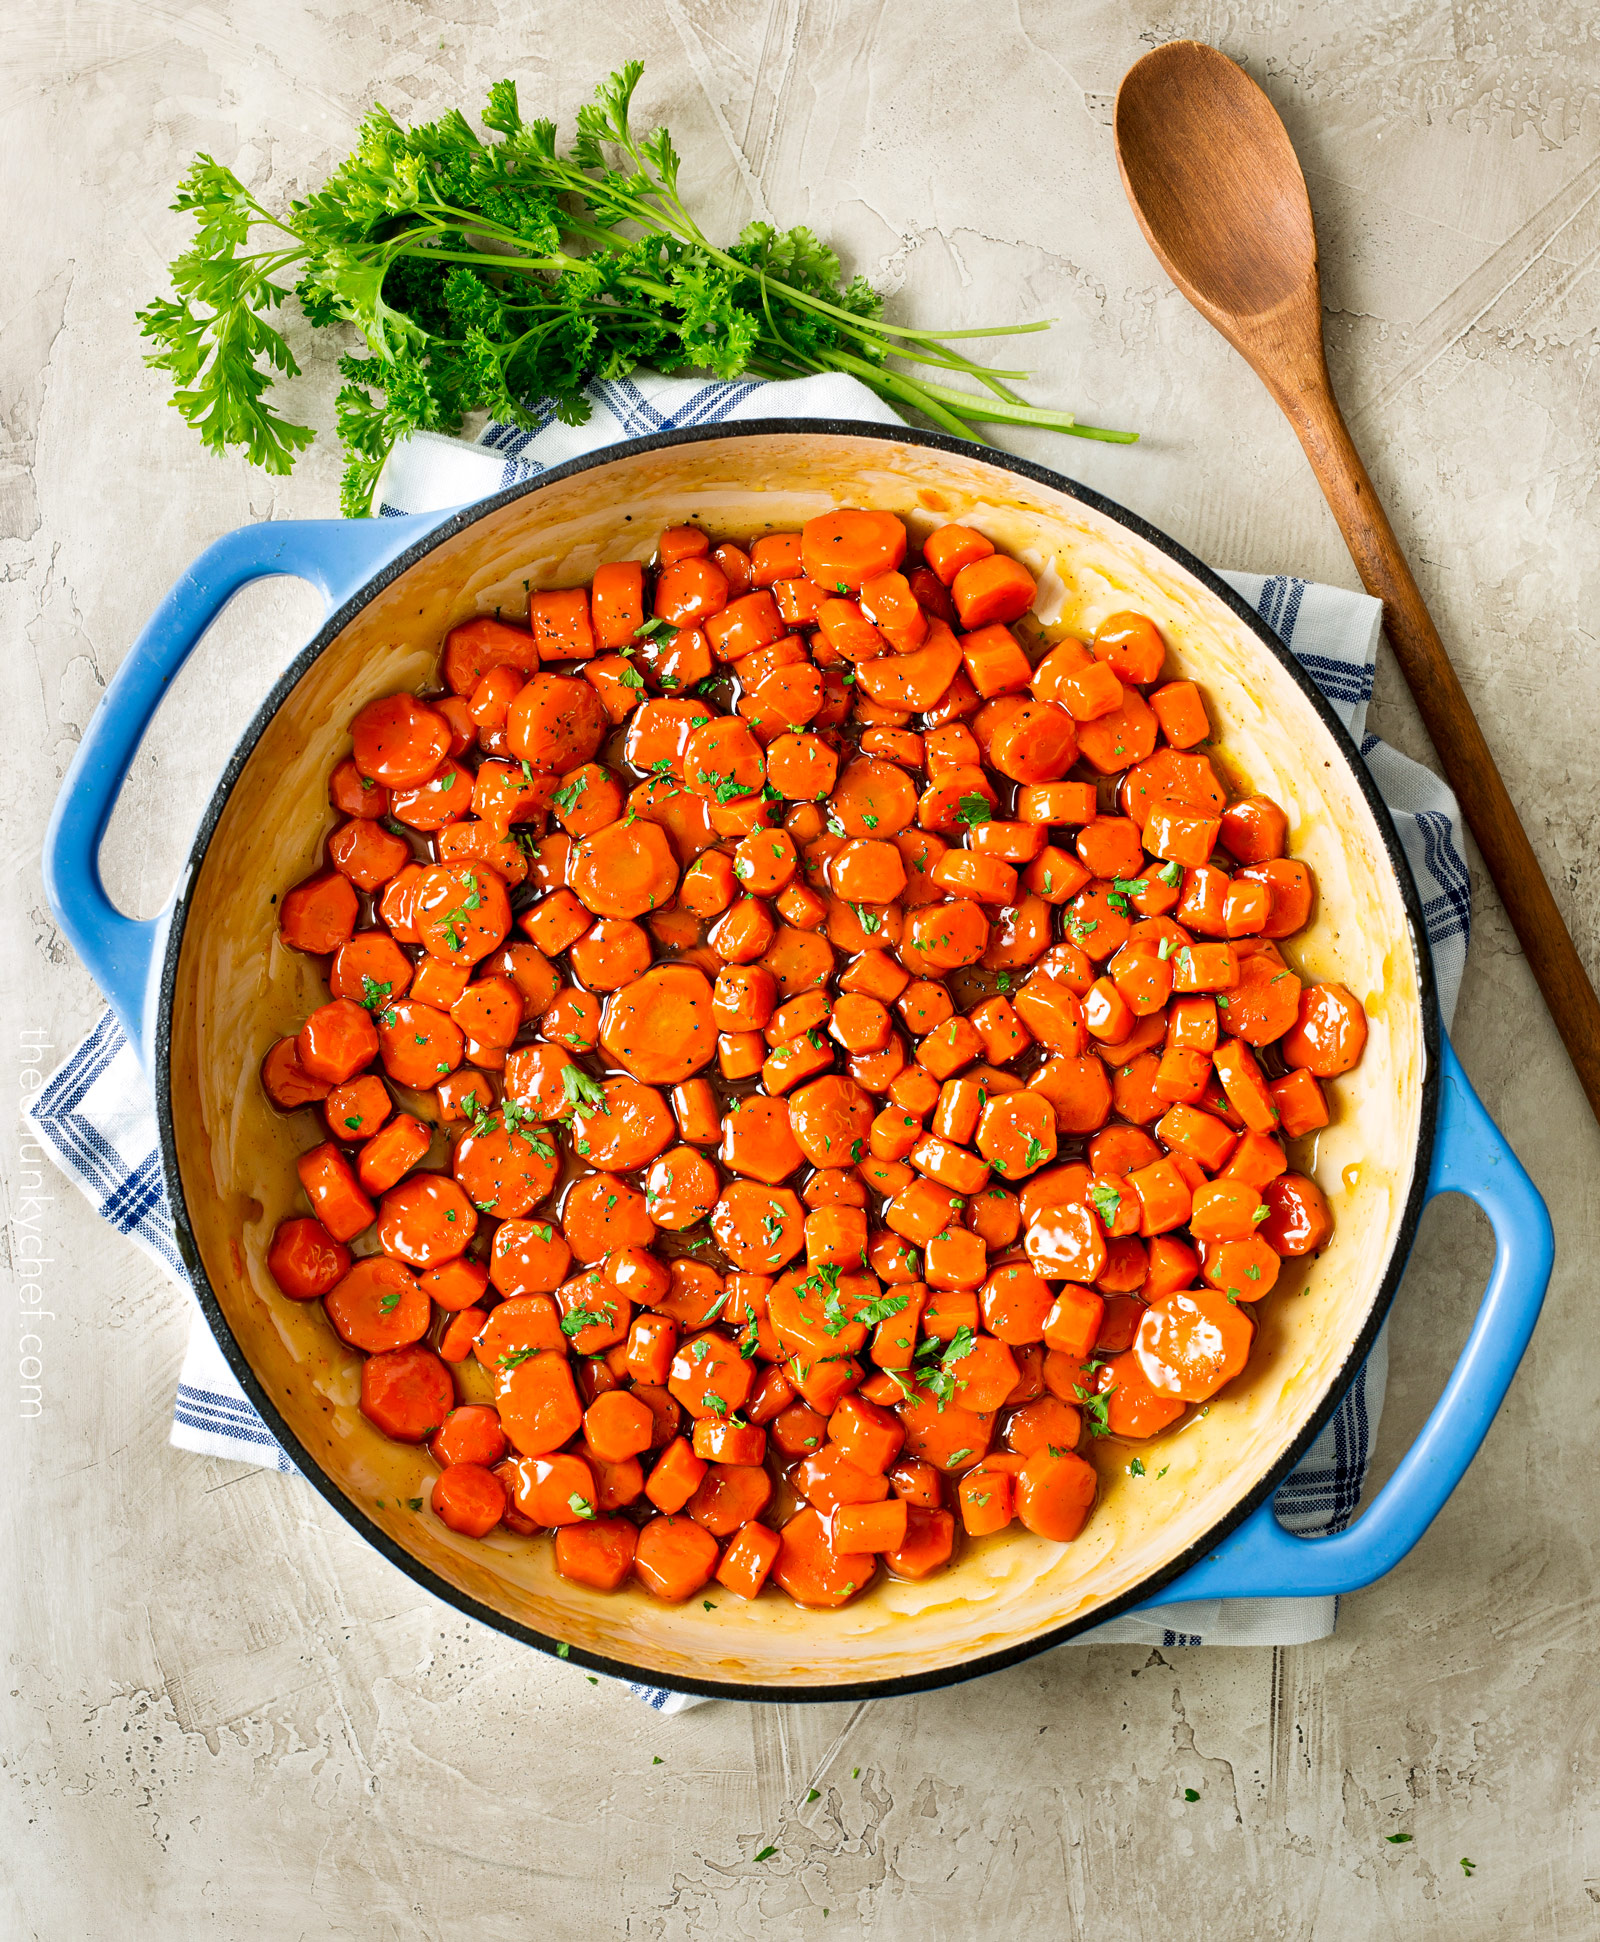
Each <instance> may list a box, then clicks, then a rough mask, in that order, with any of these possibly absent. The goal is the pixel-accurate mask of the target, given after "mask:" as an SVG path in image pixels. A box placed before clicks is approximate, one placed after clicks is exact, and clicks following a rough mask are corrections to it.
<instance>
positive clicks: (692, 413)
mask: <svg viewBox="0 0 1600 1942" xmlns="http://www.w3.org/2000/svg"><path fill="white" fill-rule="evenodd" d="M590 396H591V398H592V400H593V404H594V415H593V417H592V418H591V419H590V420H589V422H588V423H587V424H586V425H579V426H572V425H563V424H561V423H559V422H558V421H557V420H556V419H555V418H554V417H553V415H552V414H551V413H550V412H548V411H542V412H540V413H538V414H537V423H536V425H535V426H534V427H533V428H532V429H524V428H521V427H517V426H513V425H501V424H491V425H489V426H488V427H487V428H486V429H485V430H484V431H483V433H482V434H481V435H480V437H479V438H478V440H477V442H476V443H475V444H468V443H466V442H465V441H463V440H459V439H450V438H441V437H437V436H434V435H431V434H422V435H419V436H418V437H415V438H412V439H411V440H409V441H408V442H407V444H405V445H404V446H402V447H400V448H399V449H398V450H397V451H396V452H395V453H394V455H393V456H392V458H391V459H390V461H389V464H388V466H387V468H386V469H385V472H384V475H383V478H382V479H381V481H380V482H379V488H378V494H377V502H378V504H377V509H378V510H379V511H380V512H383V513H388V514H400V513H417V512H430V511H434V510H442V509H443V508H445V507H447V506H456V505H462V504H466V503H468V502H470V501H472V500H476V499H481V498H485V497H487V496H488V495H489V494H490V493H493V492H498V491H500V490H501V489H502V488H503V487H505V486H508V485H514V484H516V483H518V482H519V481H521V480H524V479H531V478H536V477H537V476H538V475H539V474H540V473H541V472H544V471H546V470H548V469H549V468H550V467H551V466H554V465H559V464H561V463H562V462H563V461H565V460H567V459H569V458H575V457H578V456H579V455H581V454H582V453H585V452H592V451H595V450H598V449H599V448H600V447H601V446H604V445H609V444H614V443H615V442H616V441H617V440H619V439H625V438H638V437H642V436H645V435H646V434H648V433H652V432H660V431H669V430H672V429H674V428H676V427H680V426H688V425H699V424H710V423H715V422H719V421H722V420H736V419H741V418H744V419H749V418H765V417H787V418H795V417H811V418H834V419H841V418H843V419H849V418H856V419H868V420H871V421H873V422H875V423H879V424H898V423H899V422H900V420H899V419H897V418H896V417H895V415H894V414H893V413H892V412H891V411H889V409H888V408H887V407H886V406H885V405H883V404H882V403H880V402H879V400H878V399H876V398H875V397H874V396H873V395H872V394H871V393H870V392H869V391H867V390H866V389H865V388H864V387H863V386H861V385H859V384H857V383H856V382H855V380H854V379H852V378H846V377H839V376H826V377H815V378H801V379H796V380H794V381H793V382H789V383H778V384H760V383H756V382H746V383H733V384H724V383H716V384H704V383H700V382H697V381H695V380H692V379H682V378H663V377H659V376H656V375H654V374H651V373H645V372H636V373H635V374H634V375H633V376H632V377H631V378H623V379H618V380H615V381H612V382H608V383H604V384H597V385H595V386H594V387H593V389H592V390H591V393H590ZM1223 578H1224V579H1226V580H1227V581H1228V582H1229V584H1230V585H1232V586H1233V587H1235V588H1236V589H1237V590H1238V592H1239V593H1240V594H1241V595H1242V596H1243V597H1244V598H1245V599H1246V600H1247V601H1249V602H1250V604H1251V605H1252V606H1253V607H1255V609H1256V610H1257V612H1258V613H1259V614H1260V615H1261V617H1262V618H1263V619H1264V620H1265V621H1266V622H1267V623H1268V625H1269V626H1271V627H1272V628H1273V629H1274V630H1275V631H1276V632H1277V633H1278V634H1279V636H1280V637H1281V638H1282V639H1283V640H1284V641H1285V642H1286V643H1287V645H1288V646H1289V647H1290V649H1291V650H1292V651H1293V653H1294V654H1295V656H1296V657H1297V658H1298V659H1299V661H1300V663H1301V665H1302V666H1303V667H1304V668H1305V669H1306V671H1307V673H1308V674H1310V676H1311V678H1312V680H1313V681H1315V682H1316V684H1317V686H1318V687H1319V688H1320V689H1321V690H1322V692H1323V693H1324V694H1325V695H1326V696H1327V698H1328V700H1329V702H1330V703H1331V704H1332V706H1333V708H1334V711H1335V712H1336V713H1337V714H1338V715H1339V717H1340V719H1341V720H1342V721H1343V722H1344V724H1345V726H1346V727H1347V728H1348V729H1349V730H1350V733H1351V735H1352V736H1353V737H1354V738H1355V740H1356V743H1357V746H1358V747H1359V748H1360V750H1361V753H1362V755H1363V757H1364V758H1365V760H1366V763H1367V766H1368V768H1369V769H1370V770H1371V771H1372V774H1373V777H1374V779H1375V780H1376V782H1377V784H1378V787H1379V789H1380V791H1381V792H1382V794H1383V797H1384V799H1385V801H1386V802H1387V803H1388V804H1389V807H1390V810H1391V811H1392V813H1393V815H1394V820H1395V825H1396V827H1397V829H1398V830H1399V832H1400V839H1401V842H1402V844H1403V845H1404V848H1405V853H1406V857H1407V860H1408V861H1409V862H1410V865H1411V870H1412V874H1413V875H1414V876H1415V878H1416V880H1417V884H1418V886H1419V888H1420V890H1421V893H1422V903H1423V911H1424V914H1425V916H1426V919H1427V926H1428V939H1429V942H1430V944H1431V945H1432V948H1433V957H1434V969H1435V972H1436V975H1437V979H1438V985H1439V997H1440V1003H1441V1006H1442V1008H1443V1012H1444V1017H1445V1022H1446V1024H1448V1023H1449V1020H1450V1018H1451V1016H1452V1014H1453V1013H1454V1010H1455V1003H1456V995H1457V993H1458V992H1459V990H1460V987H1461V972H1462V967H1463V964H1464V962H1465V958H1466V949H1467V933H1468V923H1469V918H1470V910H1471V899H1470V885H1469V882H1468V877H1467V866H1466V862H1465V859H1464V855H1463V845H1462V838H1461V820H1460V812H1459V810H1458V809H1457V807H1456V802H1455V798H1454V797H1453V796H1452V795H1451V793H1450V791H1449V790H1448V789H1447V788H1446V787H1445V785H1444V784H1443V783H1442V782H1440V781H1439V780H1438V778H1437V777H1436V776H1434V775H1432V774H1431V773H1430V772H1429V771H1428V770H1426V769H1424V768H1421V767H1419V766H1418V764H1417V763H1415V762H1412V761H1409V760H1408V759H1407V758H1406V757H1405V756H1403V755H1399V754H1397V753H1396V752H1395V750H1393V749H1391V748H1388V747H1386V746H1385V745H1384V744H1383V743H1382V742H1380V741H1379V740H1378V739H1377V737H1376V736H1373V735H1368V734H1367V733H1366V713H1367V703H1368V701H1369V700H1370V699H1371V696H1372V672H1373V665H1374V661H1375V658H1376V655H1377V650H1378V630H1379V622H1380V609H1379V605H1378V602H1377V601H1376V600H1373V599H1371V598H1370V597H1369V596H1368V595H1366V594H1359V593H1347V592H1345V591H1344V590H1343V589H1341V588H1337V587H1324V586H1318V585H1315V584H1314V583H1312V582H1310V581H1307V580H1297V579H1291V578H1288V577H1286V576H1283V575H1275V576H1273V577H1272V578H1270V579H1264V578H1262V577H1260V576H1259V575H1256V574H1249V573H1226V574H1224V575H1223ZM26 1117H27V1118H28V1119H29V1120H30V1121H31V1123H32V1125H33V1127H34V1128H35V1130H36V1131H37V1133H38V1135H39V1138H40V1139H41V1141H42V1142H43V1143H44V1145H45V1146H46V1148H47V1149H48V1150H49V1151H50V1153H51V1154H52V1155H53V1156H54V1158H55V1160H56V1162H57V1164H58V1165H59V1166H60V1167H61V1169H62V1171H63V1172H64V1173H65V1174H66V1175H67V1177H68V1178H69V1179H70V1180H72V1181H73V1182H74V1183H75V1184H76V1185H77V1186H78V1188H79V1189H80V1191H81V1192H82V1193H83V1194H84V1195H85V1196H86V1197H87V1198H88V1199H89V1200H90V1201H91V1202H92V1203H93V1205H94V1206H95V1207H97V1208H98V1209H99V1211H100V1214H101V1216H102V1218H103V1219H105V1220H106V1221H107V1222H109V1224H110V1225H111V1226H112V1227H114V1228H115V1229H116V1231H117V1232H118V1233H120V1234H125V1235H127V1236H128V1238H129V1239H130V1240H131V1241H133V1242H134V1243H135V1244H136V1245H137V1246H139V1247H142V1248H143V1249H144V1250H145V1252H146V1253H147V1254H149V1255H151V1256H152V1257H153V1258H154V1259H155V1260H157V1261H158V1262H159V1263H160V1264H161V1266H162V1267H163V1268H165V1269H166V1270H167V1272H168V1273H169V1274H171V1275H172V1276H173V1277H174V1279H176V1280H178V1281H180V1282H181V1281H182V1280H183V1268H182V1263H181V1262H180V1260H179V1257H178V1250H177V1246H176V1243H175V1241H174V1239H173V1230H172V1215H171V1210H170V1208H169V1207H168V1204H167V1198H166V1193H165V1190H164V1188H163V1186H162V1180H161V1165H160V1156H159V1153H158V1151H157V1142H156V1125H155V1112H154V1107H153V1103H152V1101H151V1097H150V1092H149V1088H148V1085H147V1083H146V1081H145V1078H144V1074H143V1072H142V1070H141V1068H140V1065H139V1062H138V1059H137V1058H136V1057H135V1055H134V1052H133V1049H132V1047H131V1046H129V1045H128V1044H127V1042H126V1040H125V1039H124V1038H123V1036H122V1032H121V1029H120V1027H119V1026H118V1024H117V1022H116V1020H115V1019H114V1018H113V1017H112V1015H111V1013H110V1012H106V1013H105V1014H104V1015H103V1016H102V1018H101V1019H100V1022H99V1024H97V1025H96V1026H95V1028H94V1030H93V1031H92V1032H91V1033H90V1034H89V1036H88V1037H87V1038H86V1039H85V1040H84V1041H83V1043H82V1044H81V1045H80V1046H79V1047H78V1049H77V1051H75V1052H74V1053H73V1055H72V1057H71V1058H70V1059H68V1060H67V1062H66V1064H65V1065H63V1066H62V1067H61V1069H60V1070H59V1071H58V1072H56V1073H55V1074H54V1075H53V1076H52V1077H51V1078H50V1079H49V1080H48V1081H47V1082H46V1084H45V1085H44V1086H43V1087H42V1088H41V1090H40V1091H39V1093H38V1094H37V1095H36V1096H35V1098H34V1101H33V1103H32V1104H31V1106H30V1107H29V1108H28V1109H27V1113H26ZM1387 1364H1388V1354H1387V1346H1386V1340H1385V1337H1383V1336H1380V1337H1379V1338H1378V1342H1377V1345H1376V1347H1375V1348H1374V1350H1373V1352H1372V1355H1371V1357H1370V1358H1369V1360H1368V1362H1367V1365H1366V1368H1365V1369H1364V1370H1363V1371H1362V1373H1361V1375H1359V1376H1358V1377H1357V1378H1356V1381H1355V1383H1354V1384H1353V1385H1352V1387H1351V1389H1350V1392H1349V1394H1348V1395H1347V1396H1346V1397H1345V1399H1344V1402H1343V1403H1342V1404H1341V1406H1340V1408H1339V1409H1338V1411H1337V1412H1336V1413H1335V1415H1334V1417H1333V1419H1332V1421H1331V1422H1330V1423H1329V1425H1328V1427H1327V1428H1326V1429H1325V1430H1324V1431H1323V1433H1322V1435H1321V1436H1320V1437H1319V1438H1318V1439H1317V1441H1316V1443H1315V1444H1314V1445H1313V1446H1312V1448H1311V1449H1310V1451H1309V1452H1308V1453H1307V1455H1306V1457H1305V1459H1304V1461H1303V1462H1302V1463H1301V1464H1300V1466H1299V1467H1298V1469H1296V1470H1295V1472H1294V1473H1293V1475H1292V1476H1290V1477H1289V1478H1288V1479H1287V1481H1286V1482H1285V1483H1284V1484H1283V1485H1282V1486H1281V1488H1280V1489H1279V1491H1278V1494H1277V1499H1276V1509H1277V1513H1278V1516H1279V1517H1280V1518H1281V1519H1282V1521H1283V1523H1284V1524H1285V1525H1286V1526H1287V1527H1288V1528H1289V1529H1291V1530H1294V1531H1298V1532H1302V1533H1307V1534H1320V1533H1327V1532H1332V1531H1338V1530H1343V1528H1344V1527H1345V1525H1346V1524H1348V1523H1349V1521H1350V1519H1351V1517H1352V1516H1353V1515H1354V1513H1355V1508H1356V1505H1357V1503H1358V1501H1359V1499H1360V1496H1361V1489H1362V1484H1363V1482H1364V1480H1365V1477H1366V1470H1367V1459H1368V1455H1369V1453H1370V1450H1371V1447H1372V1439H1373V1437H1374V1435H1375V1433H1376V1430H1377V1424H1378V1415H1379V1412H1380V1411H1381V1409H1382V1407H1383V1389H1384V1376H1385V1373H1386V1370H1387ZM172 1441H173V1443H174V1444H175V1445H176V1446H177V1447H178V1448H179V1449H183V1450H194V1451H199V1452H202V1453H204V1454H207V1455H211V1456H221V1457H231V1458H233V1459H235V1460H236V1461H238V1462H242V1463H253V1464H257V1465H261V1466H265V1467H266V1468H269V1469H278V1470H283V1471H288V1470H291V1469H292V1468H293V1466H292V1465H291V1463H290V1461H289V1459H288V1457H287V1456H286V1455H285V1453H284V1452H283V1450H282V1449H281V1448H280V1447H279V1445H278V1443H277V1441H276V1439H275V1438H274V1437H273V1435H272V1433H271V1432H270V1431H269V1430H268V1428H267V1426H266V1425H265V1423H263V1421H262V1420H261V1418H260V1417H259V1416H258V1415H257V1414H256V1411H255V1410H254V1408H253V1407H252V1406H251V1404H250V1402H249V1401H248V1399H247V1398H246V1397H245V1395H244V1392H243V1391H242V1390H241V1389H240V1387H239V1385H238V1383H237V1382H236V1381H235V1380H234V1377H233V1374H232V1371H231V1370H230V1369H229V1367H228V1365H227V1363H226V1362H225V1361H224V1360H223V1357H222V1354H221V1351H220V1350H219V1349H218V1348H217V1345H216V1343H215V1342H214V1341H213V1339H212V1337H211V1334H210V1331H209V1330H208V1329H207V1327H206V1325H205V1322H204V1320H203V1319H202V1318H201V1316H200V1315H199V1313H198V1311H196V1314H195V1317H194V1322H193V1326H192V1328H191V1332H190V1340H189V1350H188V1354H187V1355H186V1356H185V1358H184V1364H183V1370H182V1373H181V1375H180V1377H179V1381H178V1395H177V1405H176V1408H175V1410H174V1413H173V1425H172ZM1335 1613H1336V1601H1335V1600H1334V1599H1332V1598H1293V1599H1288V1598H1283V1599H1252V1600H1233V1601H1229V1602H1227V1603H1224V1602H1222V1601H1220V1600H1217V1599H1210V1600H1206V1601H1204V1602H1202V1603H1195V1604H1188V1605H1171V1606H1166V1607H1164V1608H1162V1609H1160V1610H1158V1611H1152V1612H1140V1613H1132V1614H1129V1615H1127V1616H1125V1617H1122V1618H1117V1619H1113V1620H1111V1621H1110V1622H1109V1623H1108V1624H1106V1625H1103V1626H1100V1627H1099V1628H1098V1629H1097V1630H1095V1631H1093V1632H1091V1633H1088V1634H1087V1635H1086V1638H1087V1639H1090V1640H1093V1641H1096V1642H1101V1643H1104V1642H1114V1641H1119V1640H1121V1641H1130V1642H1137V1643H1147V1644H1152V1645H1165V1646H1176V1645H1202V1644H1204V1645H1293V1644H1302V1643H1305V1642H1307V1641H1309V1640H1312V1639H1318V1638H1325V1637H1327V1635H1328V1634H1329V1633H1330V1632H1332V1630H1333V1626H1334V1619H1335ZM633 1690H634V1691H635V1693H637V1695H638V1696H639V1697H640V1698H641V1699H643V1700H645V1701H646V1703H647V1704H649V1705H651V1706H654V1707H656V1708H657V1709H658V1710H660V1711H664V1712H676V1711H680V1710H682V1708H683V1707H685V1706H689V1705H694V1704H696V1703H698V1702H697V1701H695V1700H693V1699H691V1698H689V1697H687V1696H686V1695H683V1694H678V1693H668V1692H663V1691H661V1690H659V1689H658V1688H653V1687H643V1686H636V1687H634V1688H633Z"/></svg>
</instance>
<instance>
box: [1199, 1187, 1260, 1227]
mask: <svg viewBox="0 0 1600 1942" xmlns="http://www.w3.org/2000/svg"><path fill="white" fill-rule="evenodd" d="M1261 1205H1262V1202H1261V1196H1260V1195H1259V1193H1258V1192H1257V1191H1256V1189H1255V1188H1254V1187H1253V1186H1247V1185H1246V1184H1245V1183H1244V1182H1242V1181H1239V1180H1211V1181H1208V1182H1207V1183H1206V1185H1205V1186H1203V1187H1198V1188H1196V1189H1195V1193H1194V1201H1193V1208H1192V1211H1191V1213H1190V1215H1189V1231H1190V1233H1191V1234H1193V1235H1194V1237H1195V1239H1196V1240H1197V1241H1242V1240H1244V1238H1245V1237H1246V1236H1247V1235H1249V1234H1253V1233H1254V1232H1255V1231H1256V1228H1257V1226H1258V1225H1259V1224H1260V1223H1259V1221H1258V1220H1257V1211H1258V1209H1260V1208H1261Z"/></svg>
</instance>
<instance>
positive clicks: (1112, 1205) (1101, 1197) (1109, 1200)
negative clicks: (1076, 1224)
mask: <svg viewBox="0 0 1600 1942" xmlns="http://www.w3.org/2000/svg"><path fill="white" fill-rule="evenodd" d="M1089 1198H1090V1199H1091V1200H1092V1201H1093V1202H1094V1210H1095V1212H1096V1213H1097V1214H1098V1215H1099V1216H1100V1218H1101V1220H1102V1221H1103V1222H1104V1223H1105V1225H1106V1226H1107V1227H1109V1226H1110V1225H1111V1223H1112V1222H1113V1221H1114V1220H1115V1219H1116V1218H1117V1212H1118V1209H1119V1208H1120V1207H1121V1206H1122V1195H1121V1194H1119V1193H1118V1192H1117V1190H1116V1188H1115V1187H1112V1186H1109V1185H1107V1183H1106V1182H1105V1181H1104V1180H1099V1181H1096V1183H1095V1184H1094V1185H1093V1186H1092V1187H1091V1188H1090V1189H1089Z"/></svg>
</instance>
